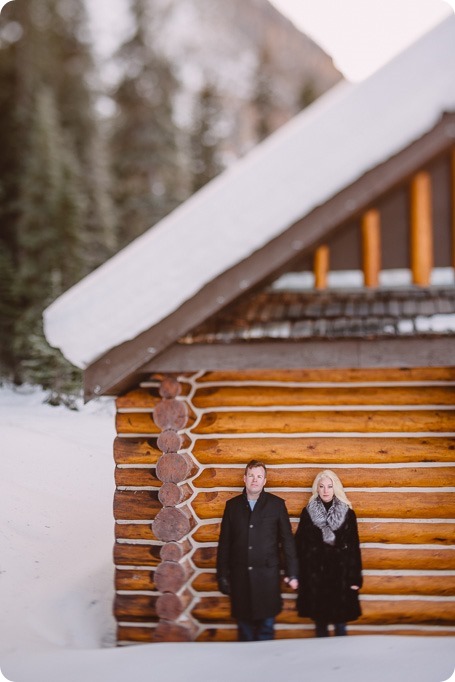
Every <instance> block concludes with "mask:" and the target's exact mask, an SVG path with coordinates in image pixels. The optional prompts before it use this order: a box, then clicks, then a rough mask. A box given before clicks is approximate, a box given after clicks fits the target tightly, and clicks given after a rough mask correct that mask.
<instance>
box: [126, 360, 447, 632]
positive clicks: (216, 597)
mask: <svg viewBox="0 0 455 682" xmlns="http://www.w3.org/2000/svg"><path fill="white" fill-rule="evenodd" d="M117 434H118V435H117V438H116V440H115V444H114V456H115V461H116V486H117V487H116V492H115V499H114V515H115V520H116V525H115V528H116V531H115V537H116V543H115V548H114V561H115V565H116V600H115V606H114V611H115V616H116V618H117V621H118V641H119V643H120V644H127V643H132V642H152V641H182V640H183V641H187V640H194V639H197V640H199V641H222V640H233V639H235V638H236V629H235V624H234V623H233V621H232V620H231V619H230V615H229V600H228V598H226V597H224V596H222V595H221V594H220V593H219V592H218V589H217V584H216V580H215V560H216V544H217V540H218V535H219V528H220V520H221V516H222V513H223V509H224V505H225V503H226V500H227V499H229V498H230V497H232V496H234V495H237V494H239V492H240V491H241V489H242V476H243V469H244V466H245V464H246V463H247V462H248V461H249V460H250V459H252V458H257V459H262V460H263V461H265V462H266V463H267V466H268V480H267V490H269V491H270V492H274V493H275V494H277V495H279V496H281V497H283V499H285V501H286V504H287V508H288V511H289V515H290V518H291V523H292V525H293V527H294V529H295V528H296V525H297V520H298V517H299V515H300V512H301V509H302V507H303V506H304V505H305V504H306V502H307V501H308V498H309V495H310V488H311V483H312V480H313V479H314V477H315V475H316V473H317V472H318V471H320V470H321V469H322V468H332V469H334V470H336V471H337V473H338V474H339V476H340V478H341V480H342V481H343V483H344V486H345V489H346V491H347V494H348V497H349V498H350V499H351V501H352V503H353V506H354V509H355V510H356V513H357V516H358V519H359V532H360V538H361V543H362V556H363V563H364V576H365V585H364V587H363V589H362V591H361V602H362V611H363V615H362V617H361V618H360V619H359V620H358V621H356V622H355V623H353V624H351V625H350V627H349V630H350V633H351V634H372V633H377V634H384V633H393V634H399V633H403V634H425V635H429V634H437V635H440V634H452V635H453V634H455V542H454V538H455V532H454V524H453V522H454V519H455V498H454V494H453V493H454V491H455V469H454V460H455V368H432V369H428V368H422V369H407V370H406V369H401V370H400V369H390V370H308V371H306V370H298V371H276V372H274V371H271V370H269V371H250V372H245V371H243V372H240V371H239V372H234V371H232V372H231V371H230V372H203V371H201V372H199V373H197V374H187V375H181V376H162V375H153V376H151V377H150V380H148V381H144V382H143V383H142V384H141V385H140V386H139V387H138V388H137V389H135V390H133V391H130V392H129V393H128V394H126V395H124V396H121V397H119V398H118V399H117ZM283 598H284V608H283V611H282V613H281V614H280V616H279V618H278V621H277V637H279V638H289V637H308V636H313V625H312V623H311V621H309V620H306V619H302V618H299V617H298V616H297V614H296V611H295V608H294V602H295V594H293V593H292V592H291V591H289V590H288V589H287V588H286V587H285V585H284V584H283Z"/></svg>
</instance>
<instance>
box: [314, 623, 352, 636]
mask: <svg viewBox="0 0 455 682" xmlns="http://www.w3.org/2000/svg"><path fill="white" fill-rule="evenodd" d="M333 627H334V628H335V637H343V636H344V635H346V634H347V633H346V623H334V626H333ZM328 636H329V626H328V623H318V622H316V637H328Z"/></svg>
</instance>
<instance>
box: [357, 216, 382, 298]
mask: <svg viewBox="0 0 455 682" xmlns="http://www.w3.org/2000/svg"><path fill="white" fill-rule="evenodd" d="M361 231H362V262H363V283H364V285H365V286H366V287H377V286H378V285H379V272H380V270H381V216H380V213H379V211H378V210H377V209H375V208H372V209H370V210H369V211H367V212H366V213H364V214H363V216H362V221H361Z"/></svg>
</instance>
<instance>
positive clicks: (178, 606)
mask: <svg viewBox="0 0 455 682" xmlns="http://www.w3.org/2000/svg"><path fill="white" fill-rule="evenodd" d="M191 599H192V594H191V592H189V591H188V590H185V591H184V592H183V593H182V594H179V595H177V594H174V593H172V592H165V593H164V594H161V595H160V596H159V597H158V599H157V602H156V613H157V614H158V616H159V617H160V618H161V619H164V620H170V621H172V620H177V618H179V617H180V616H181V615H182V613H183V612H184V610H185V609H186V607H187V606H188V604H189V603H190V601H191Z"/></svg>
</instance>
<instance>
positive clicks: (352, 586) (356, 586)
mask: <svg viewBox="0 0 455 682" xmlns="http://www.w3.org/2000/svg"><path fill="white" fill-rule="evenodd" d="M358 589H359V586H358V585H351V590H358Z"/></svg>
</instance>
